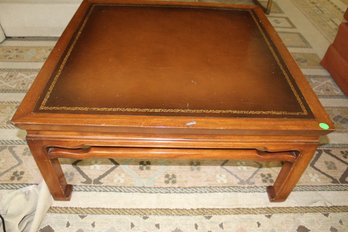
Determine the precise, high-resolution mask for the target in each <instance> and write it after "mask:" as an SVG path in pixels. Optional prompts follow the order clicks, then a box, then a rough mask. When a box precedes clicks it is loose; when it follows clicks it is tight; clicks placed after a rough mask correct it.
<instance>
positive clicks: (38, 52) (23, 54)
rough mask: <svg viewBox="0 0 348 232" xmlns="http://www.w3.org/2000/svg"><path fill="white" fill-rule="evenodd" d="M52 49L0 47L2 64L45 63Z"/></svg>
mask: <svg viewBox="0 0 348 232" xmlns="http://www.w3.org/2000/svg"><path fill="white" fill-rule="evenodd" d="M51 50H52V47H41V46H40V47H24V46H0V62H43V61H45V60H46V59H47V57H48V55H49V54H50V52H51Z"/></svg>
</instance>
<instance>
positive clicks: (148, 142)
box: [12, 0, 334, 202]
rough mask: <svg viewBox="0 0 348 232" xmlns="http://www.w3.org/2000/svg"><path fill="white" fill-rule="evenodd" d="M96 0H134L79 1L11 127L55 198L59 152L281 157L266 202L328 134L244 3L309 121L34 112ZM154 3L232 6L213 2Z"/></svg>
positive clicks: (323, 118) (66, 190) (61, 195)
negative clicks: (21, 132)
mask: <svg viewBox="0 0 348 232" xmlns="http://www.w3.org/2000/svg"><path fill="white" fill-rule="evenodd" d="M101 2H102V3H105V2H108V3H115V2H117V3H122V2H126V3H127V4H138V3H139V2H138V1H122V0H118V1H115V0H114V1H112V0H109V1H108V0H104V1H100V0H85V1H83V3H82V5H81V6H80V8H79V10H78V11H77V12H76V14H75V16H74V17H73V19H72V20H71V22H70V24H69V27H68V29H67V30H65V32H64V33H63V34H62V36H61V38H60V39H59V41H58V43H57V45H56V46H55V48H54V49H53V51H52V53H51V54H50V56H49V58H48V59H47V61H46V63H45V64H44V66H43V68H42V70H41V71H40V73H39V75H38V77H37V78H36V80H35V81H34V83H33V85H32V87H31V89H30V90H29V92H28V93H27V95H26V97H25V98H24V100H23V102H22V104H21V105H20V107H19V108H18V110H17V112H16V113H15V115H14V117H13V119H12V121H13V123H14V124H15V125H16V126H18V127H20V128H22V129H25V130H26V131H27V142H28V145H29V147H30V150H31V152H32V154H33V157H34V159H35V161H36V163H37V165H38V167H39V169H40V171H41V174H42V176H43V178H44V179H45V181H46V183H47V185H48V188H49V190H50V192H51V194H52V196H53V197H54V199H55V200H69V199H70V197H71V192H72V186H71V185H69V184H67V182H66V179H65V177H64V174H63V171H62V169H61V166H60V163H59V160H58V158H74V159H87V158H137V159H138V158H139V159H150V158H160V159H231V160H255V161H282V162H283V166H282V169H281V171H280V173H279V175H278V177H277V179H276V181H275V183H274V184H273V186H270V187H268V188H267V192H268V195H269V199H270V201H274V202H279V201H284V200H285V199H286V198H287V197H288V195H289V194H290V192H291V191H292V189H293V188H294V187H295V185H296V183H297V182H298V180H299V179H300V177H301V175H302V173H303V172H304V170H305V169H306V167H307V165H308V163H309V162H310V160H311V158H312V157H313V155H314V153H315V151H316V148H317V146H318V144H319V138H320V136H322V135H326V134H328V133H330V132H332V131H333V127H334V126H333V123H332V122H331V121H330V119H329V117H328V115H327V114H326V113H325V111H324V110H323V108H322V106H321V105H320V103H319V100H318V99H317V97H316V96H315V94H314V93H313V91H312V90H311V87H310V86H309V84H308V83H307V81H306V80H305V78H304V77H303V75H302V73H301V71H300V70H299V68H298V66H297V65H296V63H295V61H294V60H293V59H292V57H291V55H290V54H289V52H288V51H287V49H286V48H285V46H284V45H283V44H282V42H281V40H280V38H279V37H278V35H277V33H276V32H275V31H274V29H273V28H272V26H271V24H270V23H269V22H268V20H267V19H266V17H265V15H264V13H263V12H262V10H261V9H260V8H258V7H256V8H255V7H253V6H242V7H243V8H244V9H251V10H253V11H255V13H256V14H257V16H258V17H259V19H260V20H261V21H262V22H263V26H264V27H265V28H266V29H267V30H268V33H269V34H268V36H269V37H270V38H271V39H272V40H273V41H274V44H275V47H276V48H277V49H278V51H279V53H280V54H281V56H282V58H283V59H284V60H285V61H286V64H287V67H288V68H289V70H290V72H291V74H292V75H293V77H294V79H295V80H296V83H297V84H298V87H299V88H300V90H302V92H303V94H304V97H305V99H306V101H307V103H308V104H309V106H310V108H311V111H312V112H313V114H314V118H313V119H306V120H300V119H298V118H293V119H291V118H281V119H279V118H267V119H264V118H221V117H220V118H219V117H194V116H173V117H166V116H146V115H133V116H131V117H130V116H127V115H102V116H101V115H97V114H83V113H80V114H68V113H50V114H47V113H41V112H34V109H35V107H36V105H37V102H38V101H39V99H40V97H41V95H42V92H43V91H44V90H45V86H46V84H47V83H48V81H49V79H50V77H51V76H52V73H53V72H54V70H55V67H56V65H57V62H58V60H60V59H61V58H62V57H63V55H64V50H65V48H66V47H67V46H68V44H69V43H70V41H71V38H72V37H73V35H74V33H75V31H76V30H77V29H78V27H79V25H80V24H81V20H82V19H83V15H84V14H85V13H86V10H87V9H88V8H89V7H90V5H91V4H94V3H101ZM142 4H154V2H148V3H147V2H144V3H142ZM155 4H163V5H180V6H183V5H184V6H205V7H207V6H209V7H210V6H211V7H224V8H226V7H231V6H230V5H226V4H216V3H173V2H155ZM233 7H235V6H233ZM319 123H326V125H327V126H328V127H329V129H327V128H326V129H325V130H324V129H322V128H320V126H319Z"/></svg>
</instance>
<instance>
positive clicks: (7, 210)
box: [0, 182, 53, 232]
mask: <svg viewBox="0 0 348 232" xmlns="http://www.w3.org/2000/svg"><path fill="white" fill-rule="evenodd" d="M52 202H53V200H52V196H51V194H50V193H49V191H48V188H47V185H46V183H45V182H42V183H41V184H40V185H31V186H28V187H25V188H21V189H18V190H15V191H13V192H11V193H9V194H7V195H6V196H4V197H3V198H2V200H1V202H0V213H1V215H2V216H3V217H4V219H5V226H6V230H7V231H13V232H17V231H25V232H35V231H38V229H39V226H40V224H41V221H42V220H43V218H44V216H45V215H46V212H47V210H48V209H49V207H50V206H51V205H52ZM0 228H1V227H0Z"/></svg>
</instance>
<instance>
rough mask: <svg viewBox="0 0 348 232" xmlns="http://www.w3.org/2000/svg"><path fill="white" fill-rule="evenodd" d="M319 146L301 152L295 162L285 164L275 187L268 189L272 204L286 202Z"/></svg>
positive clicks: (309, 147)
mask: <svg viewBox="0 0 348 232" xmlns="http://www.w3.org/2000/svg"><path fill="white" fill-rule="evenodd" d="M316 148H317V145H313V146H308V147H306V148H305V149H303V150H300V152H299V154H298V156H297V158H296V160H295V162H284V164H283V167H282V169H281V170H280V173H279V175H278V177H277V179H276V181H275V183H274V185H273V186H269V187H267V193H268V197H269V200H270V201H272V202H281V201H285V200H286V199H287V197H288V196H289V194H290V193H291V191H292V190H293V188H294V187H295V186H296V184H297V182H298V181H299V179H300V178H301V176H302V174H303V172H304V171H305V170H306V168H307V166H308V164H309V162H310V161H311V159H312V157H313V155H314V153H315V151H316Z"/></svg>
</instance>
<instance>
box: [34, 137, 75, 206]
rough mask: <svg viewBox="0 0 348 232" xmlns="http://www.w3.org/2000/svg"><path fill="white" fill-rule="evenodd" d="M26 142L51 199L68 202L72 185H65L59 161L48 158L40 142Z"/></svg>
mask: <svg viewBox="0 0 348 232" xmlns="http://www.w3.org/2000/svg"><path fill="white" fill-rule="evenodd" d="M27 142H28V145H29V148H30V150H31V153H32V155H33V157H34V159H35V161H36V164H37V166H38V167H39V169H40V172H41V175H42V177H43V178H44V180H45V182H46V184H47V186H48V189H49V190H50V192H51V194H52V197H53V198H54V199H55V200H59V201H68V200H70V198H71V192H72V185H68V184H67V183H66V179H65V177H64V173H63V171H62V168H61V166H60V163H59V160H58V159H57V158H55V159H49V158H48V156H47V151H46V147H45V146H44V144H43V143H42V142H41V141H33V140H29V141H27Z"/></svg>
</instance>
